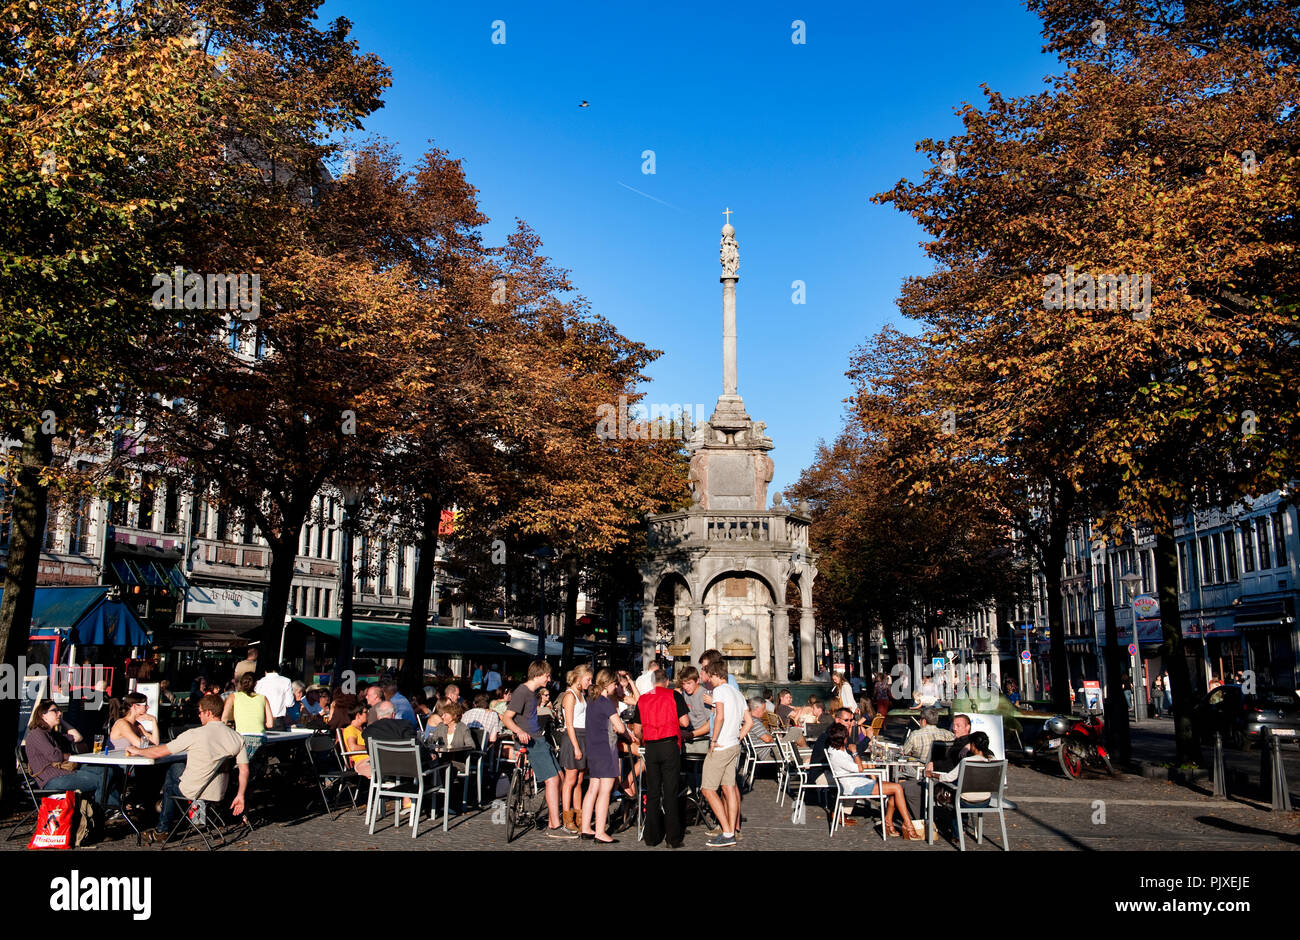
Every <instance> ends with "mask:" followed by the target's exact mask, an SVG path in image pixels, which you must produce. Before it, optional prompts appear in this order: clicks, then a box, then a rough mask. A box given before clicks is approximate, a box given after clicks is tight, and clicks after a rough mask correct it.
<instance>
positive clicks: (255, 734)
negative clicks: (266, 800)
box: [221, 672, 275, 760]
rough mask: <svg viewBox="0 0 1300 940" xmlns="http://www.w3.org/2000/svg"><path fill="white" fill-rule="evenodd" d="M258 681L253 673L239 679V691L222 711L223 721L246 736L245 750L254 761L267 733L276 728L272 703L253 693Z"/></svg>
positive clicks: (227, 701)
mask: <svg viewBox="0 0 1300 940" xmlns="http://www.w3.org/2000/svg"><path fill="white" fill-rule="evenodd" d="M256 685H257V680H256V679H254V678H253V674H252V673H251V672H245V673H242V674H241V675H240V677H239V691H238V692H236V693H235V694H234V695H232V696H230V698H228V699H226V704H225V706H224V707H223V708H222V709H221V720H222V721H224V722H226V723H227V724H229V723H230V722H231V721H232V720H233V721H234V723H235V730H236V731H238V732H239V733H240V734H242V735H243V736H244V750H245V752H246V753H247V754H248V759H249V760H252V759H253V755H254V754H256V753H257V749H258V748H259V747H261V746H262V745H263V743H265V741H266V732H267V731H268V730H269V729H271V728H274V727H275V718H274V717H273V716H272V715H271V703H270V702H268V701H267V700H266V696H265V695H260V694H258V693H257V692H255V691H253V687H254V686H256Z"/></svg>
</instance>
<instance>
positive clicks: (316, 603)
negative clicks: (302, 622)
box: [311, 588, 325, 617]
mask: <svg viewBox="0 0 1300 940" xmlns="http://www.w3.org/2000/svg"><path fill="white" fill-rule="evenodd" d="M311 600H312V607H311V615H312V616H313V617H323V616H325V612H324V611H322V610H321V609H320V588H314V589H313V590H312V598H311Z"/></svg>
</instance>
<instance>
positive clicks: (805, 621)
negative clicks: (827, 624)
mask: <svg viewBox="0 0 1300 940" xmlns="http://www.w3.org/2000/svg"><path fill="white" fill-rule="evenodd" d="M816 640H817V623H816V621H815V620H814V619H813V612H812V608H811V607H803V608H801V609H800V611H799V657H800V659H802V660H803V663H802V667H803V668H802V669H800V675H799V678H800V679H801V680H802V681H804V682H811V681H812V680H813V676H814V673H813V669H814V668H815V667H816V665H817V654H816V653H815V652H814V644H815V643H816Z"/></svg>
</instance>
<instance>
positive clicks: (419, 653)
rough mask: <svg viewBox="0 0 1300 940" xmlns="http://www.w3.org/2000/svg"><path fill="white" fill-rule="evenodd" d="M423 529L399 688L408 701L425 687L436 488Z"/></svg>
mask: <svg viewBox="0 0 1300 940" xmlns="http://www.w3.org/2000/svg"><path fill="white" fill-rule="evenodd" d="M421 502H422V504H423V505H422V507H421V508H422V510H423V516H424V528H423V530H422V531H421V533H420V557H419V559H418V560H417V561H416V564H415V580H414V581H413V582H412V585H411V590H412V592H413V593H412V594H411V624H410V626H409V627H408V629H407V631H406V659H405V660H403V661H402V672H401V675H400V676H398V679H397V684H398V686H399V687H400V688H401V690H402V694H403V695H406V696H407V697H408V698H409V697H410V696H412V695H414V694H415V693H416V692H418V691H419V690H420V688H421V687H422V686H423V685H424V649H425V640H426V639H427V638H428V636H429V633H428V628H429V604H430V602H431V600H432V595H433V577H434V567H435V564H436V562H437V560H438V526H439V525H441V524H442V497H441V495H440V494H439V492H438V489H437V487H431V488H430V492H429V493H427V494H426V495H425V496H424V498H423V499H422V501H421Z"/></svg>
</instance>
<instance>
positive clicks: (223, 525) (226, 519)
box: [217, 506, 230, 542]
mask: <svg viewBox="0 0 1300 940" xmlns="http://www.w3.org/2000/svg"><path fill="white" fill-rule="evenodd" d="M229 528H230V514H229V513H228V512H226V507H224V506H221V507H219V508H218V509H217V538H219V539H221V540H222V541H226V542H228V541H230V539H229V538H228V536H229V534H230V533H229V531H228V530H229Z"/></svg>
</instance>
